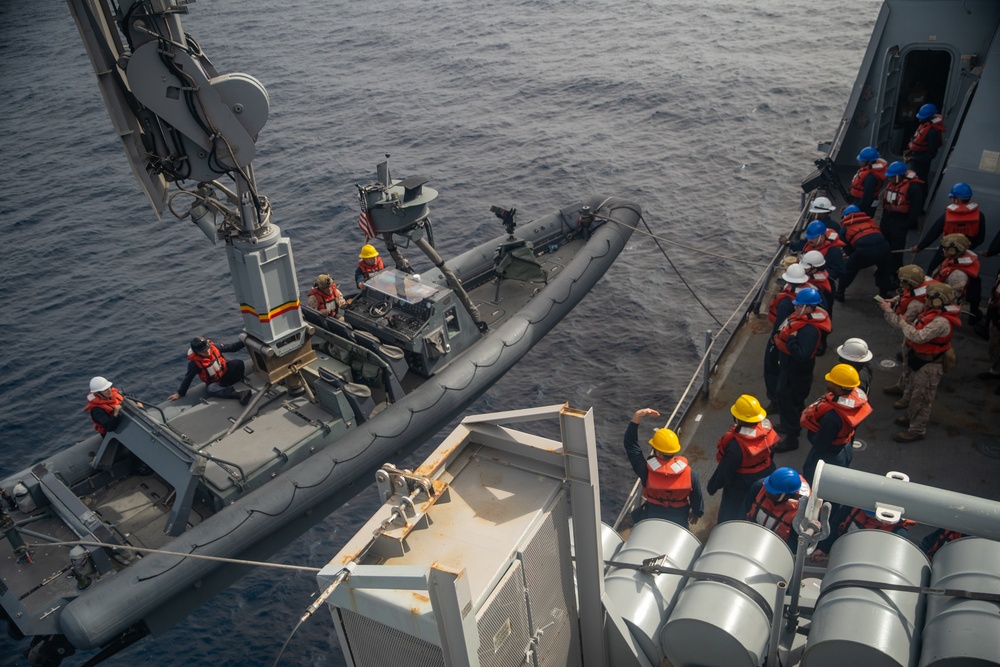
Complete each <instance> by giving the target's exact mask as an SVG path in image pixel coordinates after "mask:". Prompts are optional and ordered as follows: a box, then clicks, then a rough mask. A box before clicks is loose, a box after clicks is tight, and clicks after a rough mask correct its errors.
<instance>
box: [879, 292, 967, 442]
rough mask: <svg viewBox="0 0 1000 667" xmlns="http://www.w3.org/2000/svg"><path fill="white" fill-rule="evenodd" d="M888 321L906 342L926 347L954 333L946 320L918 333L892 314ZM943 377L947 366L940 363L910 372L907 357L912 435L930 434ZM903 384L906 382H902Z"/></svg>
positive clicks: (938, 319)
mask: <svg viewBox="0 0 1000 667" xmlns="http://www.w3.org/2000/svg"><path fill="white" fill-rule="evenodd" d="M885 319H886V321H887V322H888V323H889V324H891V325H892V326H894V327H896V328H897V329H901V330H902V331H903V336H905V337H906V340H909V341H911V342H913V343H925V342H927V341H929V340H933V339H935V338H940V337H942V336H947V335H948V334H949V333H950V332H951V322H949V321H948V320H947V319H946V318H944V317H943V316H940V317H935V318H934V319H933V320H931V321H930V322H928V323H927V325H926V326H925V327H924V328H923V329H917V328H916V327H914V326H913V325H912V324H910V323H909V322H907V321H905V320H904V319H903V318H901V317H900V316H899V315H897V314H896V313H895V312H893V311H891V310H890V311H888V312H887V313H885ZM942 375H944V366H943V365H942V364H941V360H940V359H939V360H937V361H931V362H927V363H925V364H924V365H923V366H921V368H920V370H916V371H914V370H912V369H910V367H909V363H908V361H907V357H906V356H904V357H903V378H905V382H906V384H901V386H902V389H903V400H904V401H905V400H909V402H910V404H909V406H908V408H907V417H909V419H910V425H909V428H908V429H907V430H908V431H910V432H911V433H919V434H923V433H925V432H926V431H927V422H928V421H929V420H930V416H931V405H932V404H933V403H934V397H935V396H936V395H937V387H938V383H939V382H941V376H942ZM900 382H901V383H902V382H903V379H902V378H901V379H900Z"/></svg>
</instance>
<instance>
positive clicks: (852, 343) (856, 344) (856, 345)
mask: <svg viewBox="0 0 1000 667" xmlns="http://www.w3.org/2000/svg"><path fill="white" fill-rule="evenodd" d="M837 355H838V356H839V357H840V358H841V359H847V360H848V361H856V362H858V363H863V362H865V361H871V358H872V351H871V350H869V349H868V343H866V342H865V341H863V340H861V339H860V338H848V339H847V340H845V341H844V344H843V345H841V346H840V347H838V348H837Z"/></svg>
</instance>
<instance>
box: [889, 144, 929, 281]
mask: <svg viewBox="0 0 1000 667" xmlns="http://www.w3.org/2000/svg"><path fill="white" fill-rule="evenodd" d="M885 175H886V177H887V178H886V183H885V188H884V189H883V190H882V222H881V223H880V229H881V231H882V235H883V236H884V237H885V238H886V240H887V241H889V248H890V249H891V251H892V270H893V271H898V270H899V267H901V266H903V255H902V253H903V252H904V251H905V250H906V234H907V232H909V231H910V230H911V229H916V228H917V218H918V217H919V216H920V212H921V211H922V210H923V202H924V181H923V180H921V179H920V178H919V177H918V176H917V174H916V172H914V171H913V170H911V169H907V168H906V165H905V164H903V163H902V162H899V161H897V162H893V163H892V164H890V165H889V168H888V169H886V170H885Z"/></svg>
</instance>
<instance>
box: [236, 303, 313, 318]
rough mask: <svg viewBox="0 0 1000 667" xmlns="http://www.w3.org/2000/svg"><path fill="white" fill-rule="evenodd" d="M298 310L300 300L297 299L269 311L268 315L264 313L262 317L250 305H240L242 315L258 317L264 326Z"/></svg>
mask: <svg viewBox="0 0 1000 667" xmlns="http://www.w3.org/2000/svg"><path fill="white" fill-rule="evenodd" d="M298 309H299V300H298V299H295V300H294V301H288V302H286V303H283V304H281V305H280V306H277V307H275V308H272V309H271V310H269V311H267V312H266V313H264V314H262V315H258V314H257V311H256V310H254V307H253V306H251V305H250V304H246V303H241V304H240V312H241V313H243V314H244V315H252V316H253V317H256V318H257V319H258V320H260V321H261V323H262V324H267V323H268V322H270V321H271V320H273V319H274V318H276V317H279V316H280V315H284V314H285V313H287V312H288V311H290V310H298Z"/></svg>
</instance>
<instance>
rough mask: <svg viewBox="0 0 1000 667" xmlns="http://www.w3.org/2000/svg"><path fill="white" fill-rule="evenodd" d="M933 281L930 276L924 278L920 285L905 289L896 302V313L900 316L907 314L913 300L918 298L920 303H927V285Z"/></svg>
mask: <svg viewBox="0 0 1000 667" xmlns="http://www.w3.org/2000/svg"><path fill="white" fill-rule="evenodd" d="M932 282H934V281H933V280H931V279H930V278H924V282H923V283H921V284H920V286H919V287H915V288H914V289H912V290H908V289H904V290H903V291H902V292H901V293H900V295H899V303H897V304H896V314H897V315H900V316H903V315H906V309H907V308H908V307H909V306H910V302H911V301H914V300H916V301H919V302H920V303H927V286H928V285H930V284H931V283H932Z"/></svg>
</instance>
